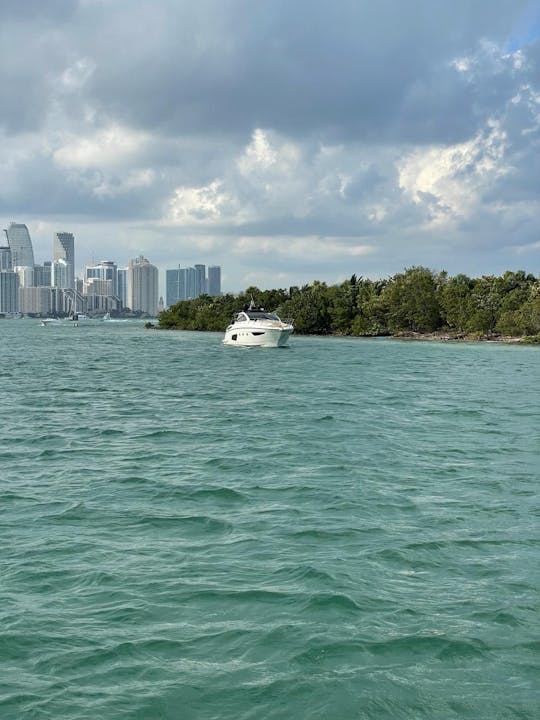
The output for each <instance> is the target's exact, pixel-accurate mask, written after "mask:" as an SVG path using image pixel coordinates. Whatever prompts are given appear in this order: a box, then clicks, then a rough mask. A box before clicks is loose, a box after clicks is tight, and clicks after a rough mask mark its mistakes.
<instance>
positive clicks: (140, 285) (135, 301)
mask: <svg viewBox="0 0 540 720" xmlns="http://www.w3.org/2000/svg"><path fill="white" fill-rule="evenodd" d="M127 274H128V303H127V304H128V306H129V307H130V308H131V310H133V311H136V312H137V311H139V312H143V313H146V314H147V315H151V316H152V317H155V316H156V315H157V306H158V269H157V267H156V266H155V265H152V263H150V262H149V261H148V260H147V259H146V258H145V257H143V256H142V255H140V256H139V257H138V258H135V259H134V260H130V261H129V265H128V273H127Z"/></svg>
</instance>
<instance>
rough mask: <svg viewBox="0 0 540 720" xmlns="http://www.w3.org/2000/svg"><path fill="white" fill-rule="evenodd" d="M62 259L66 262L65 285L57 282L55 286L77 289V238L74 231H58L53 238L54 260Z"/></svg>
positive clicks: (55, 261)
mask: <svg viewBox="0 0 540 720" xmlns="http://www.w3.org/2000/svg"><path fill="white" fill-rule="evenodd" d="M60 261H62V262H63V263H64V264H65V268H66V269H65V279H64V277H62V282H65V284H64V285H58V284H56V285H55V287H63V288H71V289H75V238H74V236H73V233H69V232H57V233H54V239H53V262H54V263H58V262H60Z"/></svg>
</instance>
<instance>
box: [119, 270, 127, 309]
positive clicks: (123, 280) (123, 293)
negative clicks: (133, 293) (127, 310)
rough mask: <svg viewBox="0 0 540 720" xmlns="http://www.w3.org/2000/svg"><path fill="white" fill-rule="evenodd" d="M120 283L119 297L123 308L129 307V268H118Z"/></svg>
mask: <svg viewBox="0 0 540 720" xmlns="http://www.w3.org/2000/svg"><path fill="white" fill-rule="evenodd" d="M116 280H117V283H118V288H117V295H118V298H119V299H120V303H121V306H122V307H126V306H127V268H118V270H117V271H116Z"/></svg>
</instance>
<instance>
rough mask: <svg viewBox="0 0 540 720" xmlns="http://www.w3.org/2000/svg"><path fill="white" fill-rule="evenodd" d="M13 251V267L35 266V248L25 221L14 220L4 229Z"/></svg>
mask: <svg viewBox="0 0 540 720" xmlns="http://www.w3.org/2000/svg"><path fill="white" fill-rule="evenodd" d="M4 233H5V235H6V237H7V241H8V245H9V249H10V251H11V265H12V267H15V266H18V267H31V268H33V267H34V250H33V249H32V240H31V239H30V233H29V232H28V228H27V227H26V225H24V224H23V223H14V222H12V223H11V224H10V226H9V227H8V228H7V230H4Z"/></svg>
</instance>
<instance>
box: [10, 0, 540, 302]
mask: <svg viewBox="0 0 540 720" xmlns="http://www.w3.org/2000/svg"><path fill="white" fill-rule="evenodd" d="M0 40H1V44H0V57H1V61H0V88H1V94H2V101H1V103H0V220H1V221H2V222H3V227H7V224H8V223H9V222H10V221H16V222H25V223H26V224H27V225H28V227H29V229H30V232H31V235H32V240H33V244H34V252H35V255H36V261H38V262H42V261H43V260H46V259H50V257H51V253H52V233H53V232H54V231H56V230H66V231H72V232H74V233H75V235H76V254H77V267H78V269H79V268H81V267H82V266H83V265H84V264H85V263H87V262H92V260H93V259H95V260H96V261H97V260H100V259H112V260H116V261H117V262H118V263H119V264H120V265H126V264H127V261H128V260H129V258H131V257H135V256H137V255H139V254H143V255H145V256H146V257H148V259H149V260H150V261H151V262H153V263H154V264H156V265H157V266H158V267H159V268H160V269H165V268H166V267H175V266H177V265H178V264H180V265H182V266H185V265H191V264H193V263H195V262H202V263H206V264H219V265H221V266H222V269H223V285H224V289H225V290H233V291H236V290H240V289H242V288H244V287H246V286H247V285H251V284H255V285H258V286H259V287H261V288H268V287H287V286H289V285H291V284H303V283H306V282H310V281H312V280H314V279H319V280H325V281H327V282H329V283H334V282H338V281H340V280H342V279H344V278H345V277H348V276H350V275H351V274H352V273H353V272H355V273H357V274H358V275H363V276H366V277H384V276H388V275H392V274H394V273H396V272H399V271H401V270H402V269H403V268H405V267H409V266H411V265H426V266H428V267H431V268H433V269H434V270H441V269H446V270H448V271H449V272H450V273H451V274H456V273H458V272H465V273H467V274H469V275H475V276H476V275H482V274H488V273H499V272H503V271H504V270H506V269H518V268H523V269H525V270H528V271H529V272H533V273H534V274H539V273H540V232H539V229H540V152H539V150H540V0H452V2H448V0H378V2H377V3H375V2H373V0H369V1H368V0H260V1H257V0H197V2H193V0H189V2H188V0H2V1H1V3H0Z"/></svg>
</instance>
